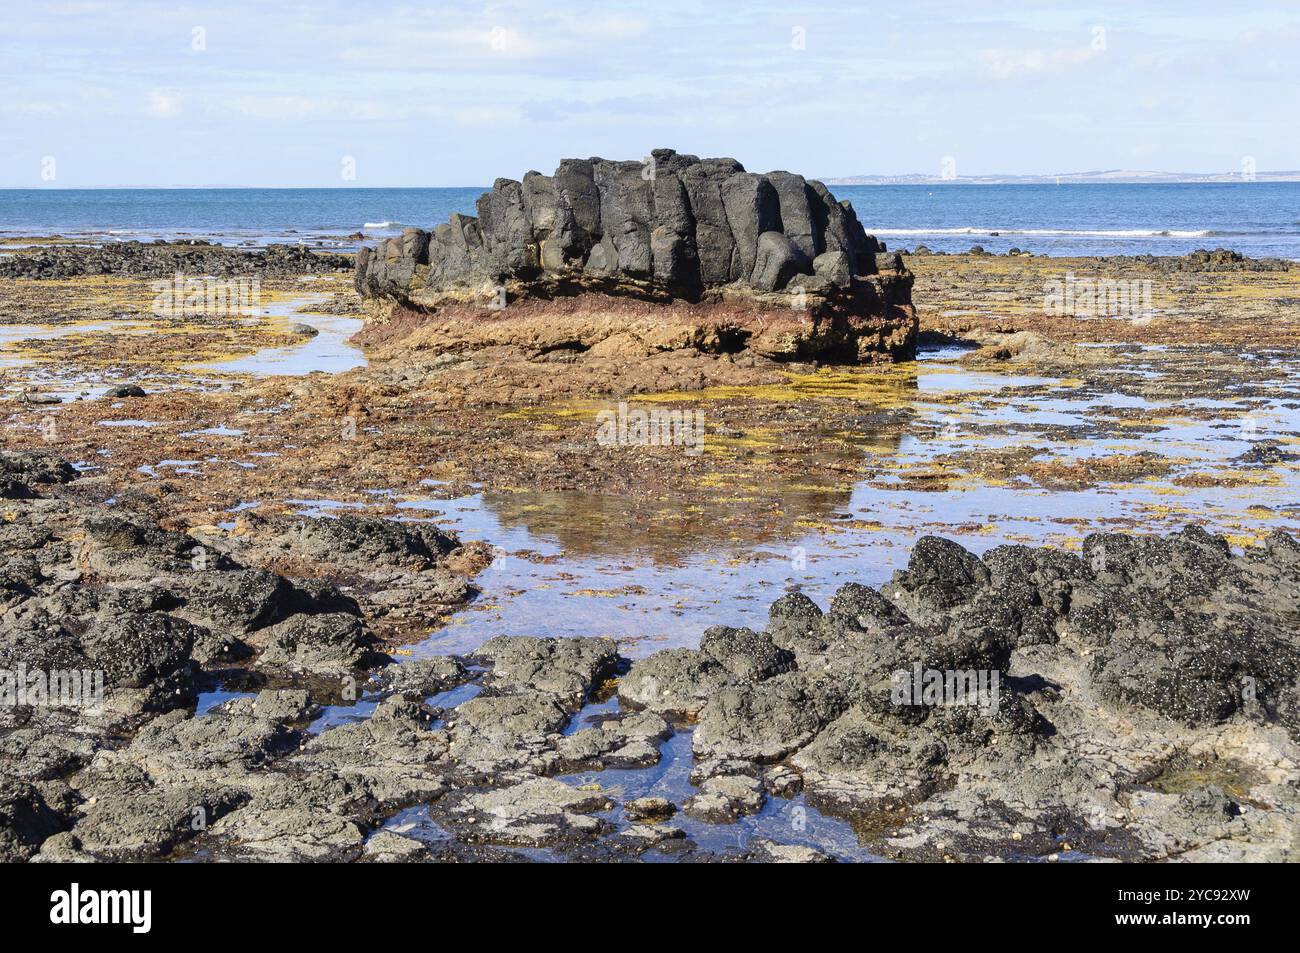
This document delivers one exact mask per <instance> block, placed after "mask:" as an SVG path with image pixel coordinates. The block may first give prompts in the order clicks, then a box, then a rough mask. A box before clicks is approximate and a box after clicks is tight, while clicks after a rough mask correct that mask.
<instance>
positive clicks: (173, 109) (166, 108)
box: [148, 89, 181, 119]
mask: <svg viewBox="0 0 1300 953" xmlns="http://www.w3.org/2000/svg"><path fill="white" fill-rule="evenodd" d="M148 110H149V115H150V116H153V117H154V118H155V119H174V118H175V117H176V116H179V115H180V114H181V94H180V93H178V92H177V91H176V90H174V89H151V90H150V91H149V107H148Z"/></svg>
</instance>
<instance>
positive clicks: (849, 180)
mask: <svg viewBox="0 0 1300 953" xmlns="http://www.w3.org/2000/svg"><path fill="white" fill-rule="evenodd" d="M822 181H823V182H825V183H826V184H827V185H1207V184H1214V183H1230V182H1239V183H1254V182H1300V172H1256V173H1254V175H1253V177H1250V178H1247V177H1245V176H1244V175H1243V174H1242V173H1240V172H1204V173H1200V172H1134V171H1127V170H1122V169H1114V170H1108V171H1101V172H1062V173H1060V174H1059V175H959V176H956V177H952V176H948V177H945V176H942V175H925V174H922V173H919V172H912V173H908V174H906V175H844V176H830V177H828V178H823V179H822Z"/></svg>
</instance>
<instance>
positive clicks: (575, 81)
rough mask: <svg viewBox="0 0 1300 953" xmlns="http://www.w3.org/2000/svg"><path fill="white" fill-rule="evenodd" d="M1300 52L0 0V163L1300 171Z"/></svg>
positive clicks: (239, 181) (384, 178) (616, 8)
mask: <svg viewBox="0 0 1300 953" xmlns="http://www.w3.org/2000/svg"><path fill="white" fill-rule="evenodd" d="M1297 50H1300V2H1297V0H1244V2H1242V3H1240V4H1235V3H1224V2H1223V0H1212V2H1202V0H1142V2H1140V3H1137V2H1133V0H1125V2H1097V3H1076V2H1034V3H1030V2H1021V3H1016V2H1006V0H1004V2H1000V3H996V4H994V3H977V2H974V0H892V2H889V3H879V2H875V0H867V2H856V3H841V2H794V3H791V2H787V3H770V2H743V0H735V2H722V0H695V2H678V0H654V2H646V3H641V2H628V3H613V2H605V3H587V2H578V0H546V2H538V3H533V2H502V3H462V2H450V3H439V2H436V0H424V2H421V3H385V2H368V0H367V2H363V0H352V2H335V0H319V2H300V3H293V2H281V3H267V2H244V0H222V2H207V3H187V2H153V0H137V2H127V0H83V2H41V0H4V11H3V16H2V17H0V88H2V89H3V93H2V94H0V188H86V187H113V186H119V187H121V186H260V187H275V186H299V187H333V186H349V187H351V186H365V187H386V186H453V185H458V186H469V185H489V184H490V183H491V181H492V180H493V179H494V178H497V177H498V176H505V177H509V178H519V177H520V176H521V175H522V174H523V173H524V172H525V171H527V170H529V169H538V170H541V171H544V172H550V171H552V170H553V169H554V168H555V165H556V164H557V162H558V161H559V159H560V158H562V157H565V156H580V157H587V156H596V155H599V156H604V157H605V158H611V159H639V158H641V157H643V156H645V155H646V154H647V153H648V152H649V151H650V150H651V149H652V148H656V147H670V148H675V149H677V150H678V151H679V152H689V153H695V154H697V155H701V156H722V155H725V156H734V157H735V158H737V159H739V160H740V161H741V162H742V163H744V164H745V166H746V168H749V169H751V170H755V171H766V170H770V169H782V168H783V169H789V170H791V171H795V172H799V173H801V174H804V175H808V176H815V177H823V178H830V177H836V176H848V175H864V174H879V175H899V174H906V173H915V172H920V173H928V174H941V173H943V172H945V171H947V172H949V173H955V174H957V175H985V174H1051V173H1063V172H1077V171H1092V170H1101V169H1137V170H1147V169H1149V170H1159V171H1167V172H1232V171H1240V170H1241V169H1242V168H1243V163H1244V162H1247V161H1252V162H1253V163H1254V167H1255V168H1256V169H1257V170H1259V171H1282V170H1295V169H1300V56H1297V55H1296V53H1297Z"/></svg>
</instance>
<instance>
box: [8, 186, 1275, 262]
mask: <svg viewBox="0 0 1300 953" xmlns="http://www.w3.org/2000/svg"><path fill="white" fill-rule="evenodd" d="M484 190H485V187H474V188H439V189H365V188H342V189H89V190H82V189H66V190H62V189H31V190H21V189H19V190H12V189H11V190H0V241H5V240H9V241H11V242H12V240H13V239H15V238H21V237H32V236H42V237H45V236H50V235H55V234H57V235H62V236H65V237H67V238H71V239H76V240H82V241H93V242H112V241H127V240H131V239H139V240H143V241H152V240H154V239H158V238H164V239H177V238H202V239H207V240H210V241H216V242H220V243H222V244H227V245H246V246H250V247H255V246H260V245H265V244H268V243H273V242H305V243H307V244H309V245H313V246H320V247H329V248H338V249H343V250H348V249H353V248H355V247H357V245H359V244H361V243H362V241H361V240H359V239H356V238H353V237H352V236H354V235H356V234H357V233H361V234H364V235H365V240H366V241H373V240H375V239H380V238H385V237H388V236H390V235H395V234H398V233H399V232H400V231H401V230H402V228H403V227H405V226H408V225H418V226H420V227H424V228H428V227H431V226H433V225H437V224H439V223H441V222H444V221H446V220H447V216H449V215H450V214H451V213H452V212H462V213H465V214H470V215H472V214H474V200H475V199H476V198H477V197H478V196H479V195H480V194H481V193H482V192H483V191H484ZM831 191H832V192H834V193H835V195H836V196H837V197H838V198H841V199H848V200H849V201H851V202H852V203H853V206H854V208H855V209H857V212H858V217H859V218H860V219H861V220H862V222H863V224H864V225H865V226H866V228H867V231H868V232H870V233H872V234H874V235H876V236H877V237H878V238H880V239H881V240H882V241H884V242H886V244H888V245H889V247H891V248H895V249H912V248H915V247H916V246H917V245H919V244H924V245H926V246H927V247H928V248H930V249H931V250H932V251H949V252H956V251H966V250H968V249H969V248H970V247H971V246H972V245H981V246H983V248H984V249H985V250H986V251H990V252H1005V251H1007V250H1009V249H1011V248H1020V249H1023V250H1026V251H1031V252H1034V253H1035V254H1041V255H1058V256H1061V255H1138V254H1153V255H1181V254H1185V253H1186V252H1189V251H1192V250H1194V249H1197V248H1216V247H1224V248H1231V249H1234V250H1236V251H1239V252H1242V253H1243V254H1246V255H1250V256H1252V257H1277V258H1290V259H1296V260H1300V183H1295V182H1250V183H1247V182H1241V183H1214V184H1201V183H1198V184H1183V185H1169V184H1160V185H1154V184H1153V185H1117V184H1104V185H1059V186H1057V185H888V186H864V185H857V186H853V185H841V186H832V187H831Z"/></svg>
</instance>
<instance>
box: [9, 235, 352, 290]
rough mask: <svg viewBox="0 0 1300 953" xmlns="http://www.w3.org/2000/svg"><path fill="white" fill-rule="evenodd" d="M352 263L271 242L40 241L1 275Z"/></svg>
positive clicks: (276, 270)
mask: <svg viewBox="0 0 1300 953" xmlns="http://www.w3.org/2000/svg"><path fill="white" fill-rule="evenodd" d="M352 267H353V259H352V256H350V255H338V254H332V253H328V252H324V253H322V252H316V251H312V250H311V249H309V248H307V247H306V246H304V245H291V244H279V245H269V246H267V247H266V248H265V249H263V250H261V251H247V250H244V249H235V248H227V247H225V246H221V245H213V244H209V243H208V242H206V241H201V240H190V241H180V242H163V241H158V242H138V241H131V242H117V243H113V244H105V245H74V244H68V245H40V246H37V247H33V248H30V249H19V250H16V251H14V252H13V253H11V254H3V255H0V279H15V278H25V279H34V280H52V279H63V278H80V277H87V276H94V275H112V276H115V277H119V278H171V277H172V276H173V275H175V274H178V273H179V274H184V275H187V276H190V277H194V278H197V277H200V276H204V275H212V276H217V277H222V278H229V277H240V276H250V277H251V276H257V277H259V278H283V277H289V276H297V275H308V274H318V273H321V272H330V271H346V270H349V269H351V268H352Z"/></svg>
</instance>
